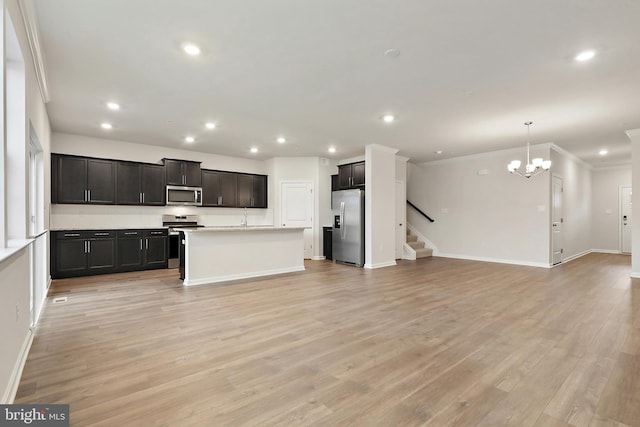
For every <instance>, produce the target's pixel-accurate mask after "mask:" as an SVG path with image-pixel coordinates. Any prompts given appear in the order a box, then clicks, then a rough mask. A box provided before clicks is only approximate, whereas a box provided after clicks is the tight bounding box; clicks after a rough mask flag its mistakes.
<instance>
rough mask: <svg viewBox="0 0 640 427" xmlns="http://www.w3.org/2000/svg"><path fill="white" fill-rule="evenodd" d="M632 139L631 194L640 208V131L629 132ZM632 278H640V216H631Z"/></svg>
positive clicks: (633, 200)
mask: <svg viewBox="0 0 640 427" xmlns="http://www.w3.org/2000/svg"><path fill="white" fill-rule="evenodd" d="M627 135H628V136H629V138H630V139H631V170H632V176H631V185H632V186H633V188H635V189H636V191H633V192H632V193H631V203H632V204H633V206H640V191H637V189H638V188H640V129H633V130H628V131H627ZM631 227H632V228H631V277H636V278H640V215H637V214H636V215H632V216H631Z"/></svg>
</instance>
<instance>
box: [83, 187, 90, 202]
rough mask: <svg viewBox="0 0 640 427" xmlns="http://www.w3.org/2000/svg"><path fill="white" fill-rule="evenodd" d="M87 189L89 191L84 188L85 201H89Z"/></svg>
mask: <svg viewBox="0 0 640 427" xmlns="http://www.w3.org/2000/svg"><path fill="white" fill-rule="evenodd" d="M87 191H89V190H84V201H85V202H88V201H89V198H88V197H87Z"/></svg>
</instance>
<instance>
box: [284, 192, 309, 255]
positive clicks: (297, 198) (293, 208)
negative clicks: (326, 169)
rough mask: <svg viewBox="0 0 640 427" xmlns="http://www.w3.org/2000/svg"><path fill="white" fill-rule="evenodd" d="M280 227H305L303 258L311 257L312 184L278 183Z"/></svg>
mask: <svg viewBox="0 0 640 427" xmlns="http://www.w3.org/2000/svg"><path fill="white" fill-rule="evenodd" d="M280 190H281V191H280V225H281V226H282V227H305V228H306V230H304V257H305V258H306V259H311V258H312V256H313V234H314V230H313V207H314V203H313V182H312V181H282V182H281V183H280Z"/></svg>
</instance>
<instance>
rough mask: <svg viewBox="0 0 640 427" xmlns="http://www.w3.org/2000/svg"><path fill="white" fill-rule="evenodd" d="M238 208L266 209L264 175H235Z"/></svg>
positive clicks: (265, 180) (265, 178) (265, 179)
mask: <svg viewBox="0 0 640 427" xmlns="http://www.w3.org/2000/svg"><path fill="white" fill-rule="evenodd" d="M237 175H238V177H237V184H238V193H237V194H238V204H237V206H238V207H239V208H266V207H267V177H266V176H265V175H252V174H244V173H239V174H237Z"/></svg>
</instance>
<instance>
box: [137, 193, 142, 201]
mask: <svg viewBox="0 0 640 427" xmlns="http://www.w3.org/2000/svg"><path fill="white" fill-rule="evenodd" d="M138 203H142V193H138Z"/></svg>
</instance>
